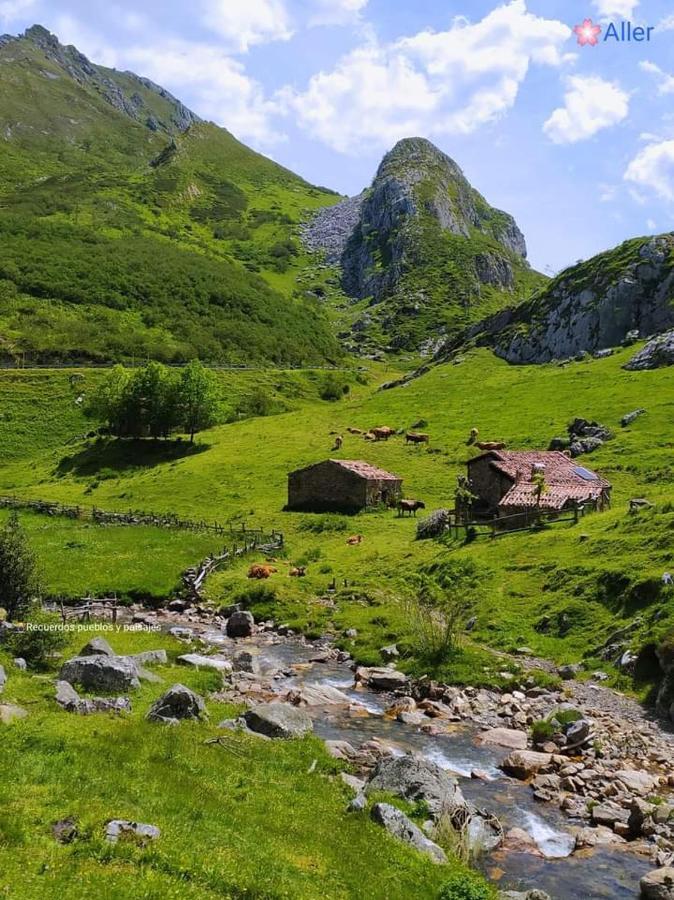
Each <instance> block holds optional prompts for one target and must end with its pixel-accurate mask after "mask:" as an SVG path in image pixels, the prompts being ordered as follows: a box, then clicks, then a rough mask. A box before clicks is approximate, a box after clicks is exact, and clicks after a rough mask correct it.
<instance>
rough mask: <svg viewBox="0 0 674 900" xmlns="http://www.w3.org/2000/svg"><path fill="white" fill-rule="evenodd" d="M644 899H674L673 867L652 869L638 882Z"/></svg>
mask: <svg viewBox="0 0 674 900" xmlns="http://www.w3.org/2000/svg"><path fill="white" fill-rule="evenodd" d="M639 888H640V890H641V896H642V897H644V898H645V900H674V868H673V867H672V866H665V868H663V869H654V870H653V871H652V872H649V873H648V874H647V875H644V877H643V878H642V879H641V881H640V882H639Z"/></svg>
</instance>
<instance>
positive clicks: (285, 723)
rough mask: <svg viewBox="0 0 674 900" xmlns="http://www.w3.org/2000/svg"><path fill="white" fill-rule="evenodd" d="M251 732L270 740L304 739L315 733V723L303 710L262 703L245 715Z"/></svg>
mask: <svg viewBox="0 0 674 900" xmlns="http://www.w3.org/2000/svg"><path fill="white" fill-rule="evenodd" d="M243 718H244V720H245V723H246V725H247V726H248V728H249V729H250V730H251V731H255V732H257V733H258V734H263V735H265V737H270V738H296V737H303V736H304V735H305V734H309V733H310V732H312V731H313V728H314V726H313V722H312V721H311V719H310V718H309V716H308V715H307V713H305V712H304V710H302V709H298V708H297V707H296V706H288V705H287V704H285V703H261V704H260V705H259V706H255V707H253V709H249V710H248V711H247V712H245V713H244V716H243Z"/></svg>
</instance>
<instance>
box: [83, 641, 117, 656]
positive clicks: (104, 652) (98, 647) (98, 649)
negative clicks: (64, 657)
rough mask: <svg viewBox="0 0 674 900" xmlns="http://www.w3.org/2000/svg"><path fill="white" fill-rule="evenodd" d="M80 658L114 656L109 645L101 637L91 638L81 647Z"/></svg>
mask: <svg viewBox="0 0 674 900" xmlns="http://www.w3.org/2000/svg"><path fill="white" fill-rule="evenodd" d="M79 655H80V656H116V655H117V654H116V653H115V651H114V650H113V649H112V647H111V646H110V644H109V643H108V642H107V641H106V640H105V638H102V637H95V638H92V639H91V640H90V641H89V642H88V643H87V644H85V645H84V647H82V649H81V650H80V652H79Z"/></svg>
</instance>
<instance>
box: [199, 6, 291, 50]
mask: <svg viewBox="0 0 674 900" xmlns="http://www.w3.org/2000/svg"><path fill="white" fill-rule="evenodd" d="M201 7H202V21H203V22H204V24H205V25H206V26H207V27H208V28H209V29H210V30H211V31H214V32H215V33H216V34H219V35H220V36H221V37H223V38H225V41H226V42H227V48H228V49H230V50H234V51H238V52H245V51H246V50H248V49H249V48H250V47H251V46H253V45H254V44H264V43H268V42H270V41H286V40H288V39H289V38H290V37H292V33H293V32H292V28H291V26H290V17H289V15H288V10H287V9H286V6H285V3H283V0H201Z"/></svg>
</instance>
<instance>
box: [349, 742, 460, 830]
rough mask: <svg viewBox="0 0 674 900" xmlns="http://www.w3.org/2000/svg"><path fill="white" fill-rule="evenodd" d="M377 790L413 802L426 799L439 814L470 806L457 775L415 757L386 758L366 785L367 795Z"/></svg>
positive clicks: (429, 808) (429, 807) (435, 813)
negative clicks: (455, 776)
mask: <svg viewBox="0 0 674 900" xmlns="http://www.w3.org/2000/svg"><path fill="white" fill-rule="evenodd" d="M376 791H386V792H388V793H391V794H396V795H397V796H398V797H402V798H403V799H404V800H408V801H409V802H410V803H417V802H418V801H422V802H424V803H425V804H426V805H427V807H428V810H429V812H430V813H431V815H435V816H437V815H439V814H440V813H441V812H442V811H443V810H445V809H447V810H453V809H456V808H457V807H462V808H463V807H465V806H466V801H465V800H464V797H463V794H462V793H461V790H460V788H459V786H458V783H457V781H456V779H455V778H452V776H451V775H449V774H448V773H447V772H446V771H445V770H444V769H441V768H440V766H438V765H437V763H434V762H430V761H429V760H426V759H416V758H415V757H413V756H397V757H390V758H388V759H382V760H381V761H380V762H379V763H378V764H377V767H376V769H375V770H374V773H373V775H372V777H371V778H370V780H369V781H368V783H367V786H366V788H365V793H366V794H371V793H373V792H376Z"/></svg>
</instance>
